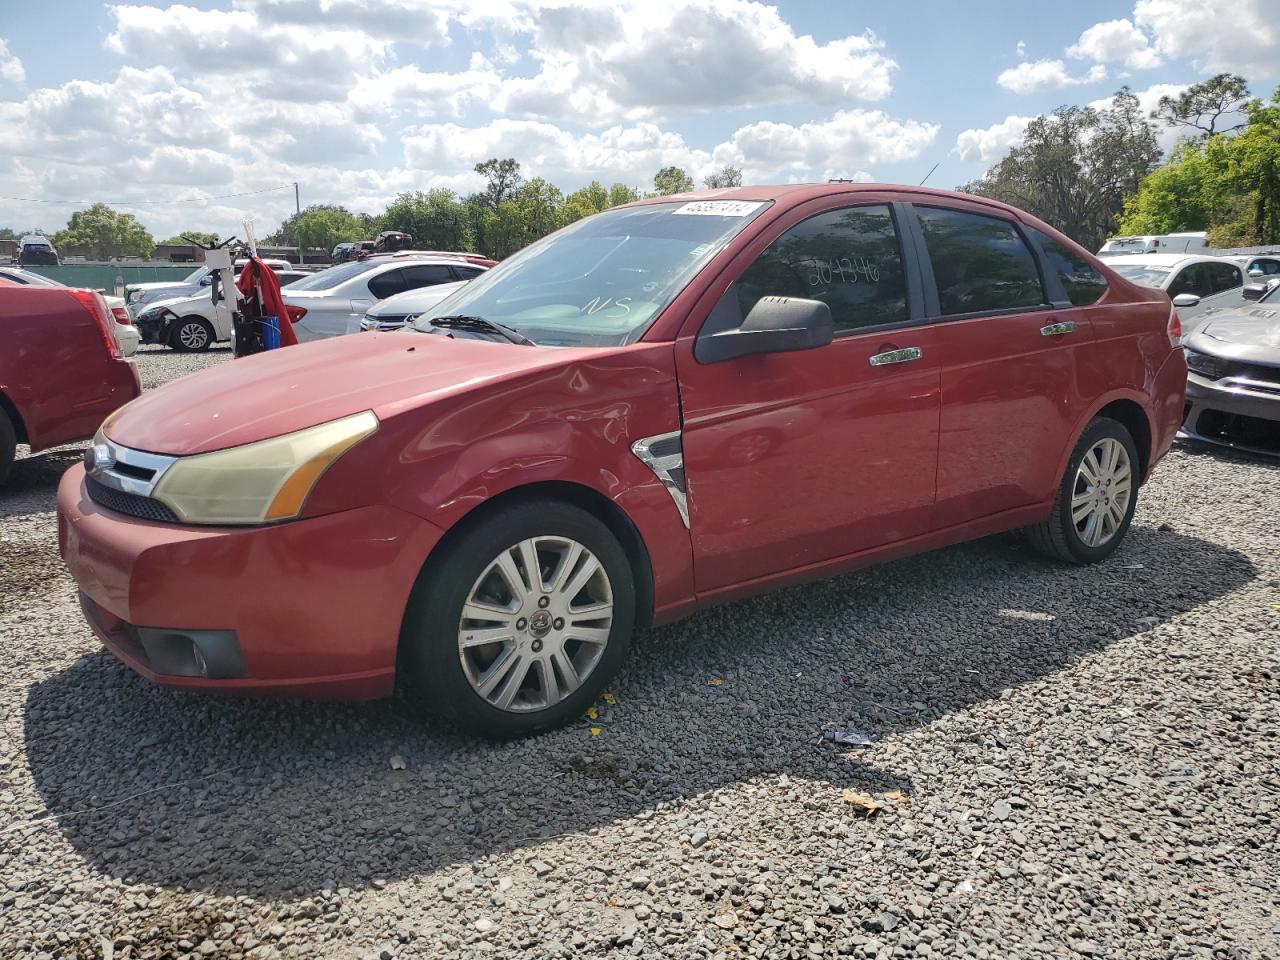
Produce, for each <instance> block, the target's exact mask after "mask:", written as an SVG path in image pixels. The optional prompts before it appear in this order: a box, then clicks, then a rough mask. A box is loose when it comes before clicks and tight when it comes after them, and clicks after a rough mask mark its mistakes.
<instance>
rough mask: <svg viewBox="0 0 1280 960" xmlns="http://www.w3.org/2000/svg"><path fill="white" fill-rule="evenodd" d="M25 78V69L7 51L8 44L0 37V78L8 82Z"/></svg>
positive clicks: (20, 81) (17, 81)
mask: <svg viewBox="0 0 1280 960" xmlns="http://www.w3.org/2000/svg"><path fill="white" fill-rule="evenodd" d="M26 79H27V71H26V70H25V69H23V66H22V61H21V60H19V59H18V58H17V57H15V56H14V55H13V54H12V53H10V52H9V45H8V44H7V43H5V42H4V37H0V80H5V81H8V82H9V83H22V82H23V81H24V80H26Z"/></svg>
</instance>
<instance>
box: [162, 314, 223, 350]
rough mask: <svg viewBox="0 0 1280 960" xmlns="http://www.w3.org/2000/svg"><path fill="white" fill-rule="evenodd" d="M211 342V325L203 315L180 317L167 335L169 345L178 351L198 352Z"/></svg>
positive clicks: (206, 348) (206, 347)
mask: <svg viewBox="0 0 1280 960" xmlns="http://www.w3.org/2000/svg"><path fill="white" fill-rule="evenodd" d="M211 343H213V325H212V324H211V323H209V321H208V320H206V319H205V318H204V317H182V318H181V319H180V320H178V322H177V323H175V324H174V325H173V333H171V334H170V335H169V345H170V346H171V347H173V349H175V350H177V351H178V352H179V353H200V352H201V351H204V350H208V349H209V344H211Z"/></svg>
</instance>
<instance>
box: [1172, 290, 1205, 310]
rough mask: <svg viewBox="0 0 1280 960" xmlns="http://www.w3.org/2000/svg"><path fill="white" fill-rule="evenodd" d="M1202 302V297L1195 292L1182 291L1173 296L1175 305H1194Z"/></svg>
mask: <svg viewBox="0 0 1280 960" xmlns="http://www.w3.org/2000/svg"><path fill="white" fill-rule="evenodd" d="M1199 302H1200V298H1199V297H1197V296H1196V295H1195V294H1194V293H1180V294H1178V295H1177V296H1176V297H1174V298H1173V305H1174V306H1175V307H1194V306H1195V305H1196V304H1198V303H1199Z"/></svg>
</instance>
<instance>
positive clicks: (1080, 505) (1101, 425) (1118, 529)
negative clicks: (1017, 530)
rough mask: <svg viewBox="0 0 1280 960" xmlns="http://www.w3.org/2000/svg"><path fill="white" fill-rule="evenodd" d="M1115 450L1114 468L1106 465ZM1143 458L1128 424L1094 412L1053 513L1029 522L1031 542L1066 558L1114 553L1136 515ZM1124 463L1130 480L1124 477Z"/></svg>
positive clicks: (1092, 560) (1101, 557)
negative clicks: (1096, 478) (1032, 523)
mask: <svg viewBox="0 0 1280 960" xmlns="http://www.w3.org/2000/svg"><path fill="white" fill-rule="evenodd" d="M1113 451H1115V452H1116V453H1115V455H1116V466H1115V469H1114V471H1110V470H1107V469H1105V468H1106V467H1107V463H1108V461H1107V459H1106V458H1107V457H1108V456H1109V455H1110V454H1111V452H1113ZM1090 455H1092V456H1091V460H1090V466H1089V467H1087V468H1085V469H1084V471H1082V468H1081V464H1082V463H1083V462H1084V461H1085V458H1086V457H1088V456H1090ZM1139 464H1140V461H1139V458H1138V447H1137V445H1136V444H1135V443H1134V442H1133V436H1132V435H1131V434H1130V433H1129V431H1128V429H1127V428H1126V427H1125V426H1124V425H1123V424H1121V423H1119V422H1118V421H1115V420H1112V419H1110V418H1109V417H1095V418H1094V419H1093V420H1091V421H1090V422H1089V425H1088V426H1087V427H1085V429H1084V433H1082V434H1081V435H1080V439H1079V441H1078V442H1077V443H1076V446H1075V449H1074V450H1073V451H1072V452H1071V459H1070V460H1069V461H1068V463H1067V470H1066V473H1065V474H1064V475H1063V477H1062V481H1061V483H1059V484H1058V494H1057V497H1056V498H1055V499H1054V503H1053V512H1052V513H1050V514H1049V519H1048V520H1046V521H1044V522H1043V523H1039V524H1036V525H1035V526H1033V527H1028V528H1027V538H1028V539H1029V540H1030V541H1031V545H1032V546H1034V547H1035V548H1036V549H1037V550H1039V551H1040V552H1041V553H1043V554H1045V555H1046V556H1048V557H1053V558H1054V559H1056V560H1062V561H1065V562H1067V563H1098V562H1099V561H1101V560H1105V559H1106V558H1107V557H1109V556H1111V554H1113V553H1114V552H1115V551H1116V548H1117V547H1119V546H1120V543H1121V541H1123V540H1124V536H1125V534H1126V533H1127V532H1128V530H1129V524H1130V523H1131V522H1132V521H1133V511H1134V509H1135V508H1136V506H1137V503H1138V483H1139V481H1140V479H1141V478H1140V475H1139ZM1100 467H1101V468H1103V469H1101V470H1099V468H1100ZM1126 469H1127V486H1125V485H1124V481H1123V480H1122V473H1123V472H1124V471H1125V470H1126ZM1090 474H1098V475H1099V479H1101V480H1103V482H1102V483H1099V484H1094V483H1092V482H1091V478H1090ZM1107 480H1109V481H1110V483H1107V482H1106V481H1107ZM1120 491H1123V492H1124V494H1125V495H1124V496H1123V497H1122V496H1121V494H1120ZM1073 502H1075V503H1076V504H1077V510H1078V511H1079V512H1078V513H1076V516H1079V518H1080V519H1079V520H1078V521H1077V520H1076V519H1075V517H1074V516H1073V509H1072V504H1073ZM1091 504H1092V506H1091ZM1109 504H1110V506H1108V505H1109ZM1117 517H1119V519H1118V520H1117V519H1116V518H1117ZM1091 518H1092V523H1093V525H1091V523H1090V519H1091Z"/></svg>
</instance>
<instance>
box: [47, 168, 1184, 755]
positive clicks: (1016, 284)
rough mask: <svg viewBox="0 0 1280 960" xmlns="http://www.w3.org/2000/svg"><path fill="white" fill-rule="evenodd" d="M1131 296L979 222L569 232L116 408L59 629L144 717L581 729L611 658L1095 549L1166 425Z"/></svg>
mask: <svg viewBox="0 0 1280 960" xmlns="http://www.w3.org/2000/svg"><path fill="white" fill-rule="evenodd" d="M1178 339H1179V326H1178V318H1177V314H1176V313H1175V312H1174V311H1173V309H1172V307H1171V305H1170V303H1169V300H1168V299H1167V298H1166V297H1165V296H1164V294H1162V293H1158V292H1156V291H1153V290H1150V289H1147V288H1144V287H1139V286H1135V285H1134V284H1132V283H1129V282H1128V281H1126V280H1124V279H1122V278H1120V277H1119V276H1117V275H1116V274H1114V273H1112V272H1111V271H1110V270H1108V269H1107V267H1106V266H1105V265H1104V264H1103V263H1101V262H1099V261H1098V260H1097V259H1095V258H1094V257H1093V256H1091V255H1090V254H1088V253H1086V252H1085V251H1084V250H1082V249H1081V248H1080V247H1078V246H1077V245H1076V244H1074V243H1072V242H1071V241H1070V240H1068V239H1067V238H1065V237H1064V236H1062V235H1061V234H1059V233H1057V232H1056V231H1055V230H1053V229H1051V228H1050V227H1048V226H1046V225H1045V224H1043V223H1041V222H1039V221H1038V220H1035V219H1034V218H1032V217H1029V216H1027V215H1026V214H1024V213H1020V212H1019V211H1017V210H1015V209H1012V208H1010V207H1007V206H1004V205H1002V204H998V203H994V202H990V201H986V200H981V199H978V198H975V197H968V196H963V195H960V194H954V193H948V192H943V191H936V190H925V189H917V188H909V187H889V186H883V185H870V184H855V185H826V184H824V185H820V186H812V185H810V186H785V187H743V188H736V189H731V190H722V191H713V192H708V193H705V194H696V195H687V196H681V197H675V198H671V197H664V198H655V199H652V200H646V201H642V202H640V203H636V204H631V205H628V206H625V207H619V208H616V209H613V210H610V211H607V212H605V213H602V214H599V215H598V216H594V217H590V218H588V219H586V220H582V221H580V222H578V223H576V224H574V225H572V226H570V227H567V228H566V229H564V230H561V231H560V232H559V233H556V234H553V235H552V236H550V237H547V238H545V239H543V240H541V241H539V242H538V243H535V244H533V245H532V246H530V247H528V248H527V249H525V250H523V251H521V252H520V253H519V254H517V255H515V256H513V257H511V258H510V259H508V260H506V261H505V262H503V263H502V264H500V265H499V266H497V267H495V268H494V269H493V270H491V271H489V272H488V273H486V274H484V275H483V276H481V277H479V278H477V279H476V280H474V281H472V282H471V283H470V284H468V285H467V286H465V287H463V288H462V289H461V290H459V291H458V292H457V293H455V294H453V295H452V296H450V297H449V298H448V299H446V300H444V301H442V302H441V303H440V304H439V305H438V306H437V307H436V308H434V310H433V311H432V312H431V313H430V314H428V315H424V316H423V317H420V318H419V319H418V320H416V321H415V322H414V323H413V324H412V325H411V328H409V329H406V330H405V331H403V332H397V333H387V334H364V335H361V336H359V337H350V338H341V339H335V340H332V341H329V342H323V343H316V344H310V345H304V346H302V347H295V348H289V349H286V350H281V351H276V352H273V353H270V354H265V355H262V356H255V357H251V358H247V359H244V360H237V361H236V362H234V363H227V364H223V365H221V366H219V367H216V368H213V369H210V370H207V371H205V372H203V373H200V374H197V375H194V376H189V377H186V378H184V379H182V380H180V381H177V382H174V383H172V384H170V385H168V386H166V387H164V388H162V389H160V390H156V391H153V392H151V393H148V394H147V395H146V396H144V397H142V398H141V399H140V400H137V401H135V402H134V403H132V404H130V405H129V406H128V407H126V408H125V409H124V410H123V411H122V412H121V413H120V414H119V415H117V416H115V417H113V418H112V419H111V421H110V422H109V423H108V424H107V425H106V427H105V428H104V430H103V431H102V432H101V433H100V435H99V437H98V439H97V442H96V443H95V445H94V447H93V448H92V449H91V451H90V453H89V456H88V457H87V458H86V463H85V464H84V465H83V466H76V467H74V468H72V469H71V470H70V471H68V473H67V474H66V476H65V477H64V478H63V481H62V486H61V489H60V491H59V498H58V503H59V521H60V522H59V531H60V535H61V546H62V553H63V556H64V557H65V558H66V561H67V563H68V565H69V566H70V568H71V571H72V573H73V574H74V576H75V579H76V580H77V582H78V583H79V585H80V589H81V591H82V598H83V605H84V609H85V612H86V615H87V617H88V619H89V621H90V623H91V624H92V625H93V627H94V629H95V630H96V631H97V632H98V634H99V635H100V636H101V638H102V639H103V641H104V642H105V643H106V644H107V646H108V647H110V649H111V650H112V651H113V652H114V653H115V654H116V655H117V656H119V657H120V658H121V659H122V660H124V661H125V662H126V663H127V664H129V665H130V666H131V667H133V668H134V669H135V670H137V671H138V672H140V673H142V674H143V675H145V676H147V677H149V678H151V679H154V680H156V681H158V682H161V683H165V684H169V685H172V686H176V687H186V688H197V689H219V690H238V691H264V692H265V691H270V692H272V693H293V694H298V695H304V694H305V695H308V696H315V695H324V696H334V697H375V696H381V695H385V694H388V693H390V692H391V690H392V688H393V683H394V681H395V679H396V677H397V675H398V676H399V677H400V678H401V679H402V680H403V683H404V685H405V687H406V688H407V689H408V690H409V691H411V692H412V694H413V695H415V696H417V697H419V698H421V699H422V700H423V701H424V702H425V703H426V704H428V705H429V706H430V707H432V708H433V709H435V710H437V711H438V712H440V713H442V714H446V715H448V716H451V717H453V718H455V719H456V720H457V721H459V722H460V723H462V724H463V725H464V726H466V727H469V728H471V729H474V730H478V731H482V732H485V733H489V734H495V735H513V734H522V733H528V732H531V731H535V730H539V729H544V728H547V727H551V726H554V725H556V724H560V723H563V722H565V721H567V720H568V719H570V718H572V717H574V716H576V715H579V714H580V713H581V712H582V711H583V710H584V709H585V708H586V707H587V706H588V705H590V704H591V703H592V702H593V701H594V700H595V698H596V697H597V696H598V695H599V693H600V691H601V690H602V689H603V687H604V685H605V684H606V682H607V681H608V680H609V678H610V677H611V676H612V675H613V674H614V672H615V671H617V670H618V668H619V666H620V665H621V663H622V660H623V658H624V655H625V653H626V649H627V644H628V641H629V639H630V637H631V634H632V632H633V631H634V630H635V629H636V628H637V627H643V626H645V625H647V624H650V623H660V622H665V621H669V620H672V619H674V618H676V617H680V616H683V615H685V614H688V613H689V612H691V611H693V610H695V609H697V608H699V607H702V606H705V605H707V604H712V603H718V602H721V601H725V600H730V599H733V598H736V597H743V596H747V595H750V594H754V593H758V592H761V591H764V590H769V589H772V588H774V587H776V586H779V585H782V584H787V583H794V582H797V581H801V580H807V579H812V578H816V577H824V576H829V575H831V574H834V573H838V572H840V571H844V570H849V569H851V568H854V567H858V566H861V565H865V564H868V563H872V562H875V561H879V560H884V559H887V558H891V557H898V556H902V555H904V554H908V553H914V552H918V551H921V550H929V549H933V548H935V547H940V546H943V545H945V544H951V543H956V542H958V541H962V540H968V539H971V538H974V537H982V536H986V535H988V534H993V533H997V532H999V531H1003V530H1011V529H1015V528H1028V529H1029V531H1030V536H1031V539H1032V542H1033V543H1035V544H1036V545H1037V546H1039V547H1040V548H1041V549H1043V550H1044V551H1045V552H1047V553H1049V554H1050V555H1052V556H1055V557H1058V558H1060V559H1061V560H1063V561H1067V562H1073V563H1091V562H1096V561H1099V560H1102V559H1104V558H1106V557H1107V556H1109V555H1110V554H1111V553H1112V551H1114V550H1115V549H1116V548H1117V547H1118V546H1119V545H1120V543H1121V541H1122V539H1123V538H1124V535H1125V531H1126V530H1127V528H1128V526H1129V523H1130V519H1131V518H1132V516H1133V511H1134V506H1135V502H1136V497H1137V493H1138V489H1139V487H1140V485H1141V484H1142V483H1143V482H1144V481H1145V480H1146V479H1147V478H1148V477H1149V476H1150V475H1151V471H1152V470H1153V468H1154V467H1155V465H1156V463H1157V462H1158V461H1159V460H1160V458H1161V457H1162V456H1163V455H1164V454H1165V452H1166V451H1167V450H1168V448H1169V444H1170V443H1171V441H1172V439H1173V437H1174V434H1175V432H1176V431H1177V429H1178V425H1179V422H1180V421H1181V418H1182V412H1183V385H1184V383H1185V381H1186V365H1185V363H1184V361H1183V356H1182V351H1181V350H1179V349H1178Z"/></svg>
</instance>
